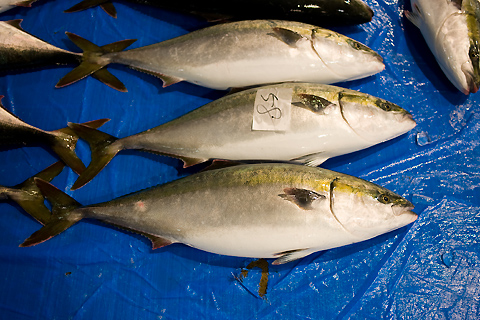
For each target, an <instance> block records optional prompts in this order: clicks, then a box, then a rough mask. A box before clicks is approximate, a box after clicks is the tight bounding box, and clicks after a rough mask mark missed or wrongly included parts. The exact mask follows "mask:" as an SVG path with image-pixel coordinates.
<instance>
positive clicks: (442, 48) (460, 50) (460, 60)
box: [405, 0, 480, 95]
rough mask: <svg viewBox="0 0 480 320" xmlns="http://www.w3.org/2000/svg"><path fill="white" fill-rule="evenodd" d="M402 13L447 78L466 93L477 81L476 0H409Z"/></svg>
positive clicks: (479, 36)
mask: <svg viewBox="0 0 480 320" xmlns="http://www.w3.org/2000/svg"><path fill="white" fill-rule="evenodd" d="M410 3H411V5H412V11H408V10H406V11H405V15H406V17H407V18H408V19H409V20H410V21H411V22H412V23H413V24H414V25H415V26H417V27H418V28H419V29H420V32H421V33H422V35H423V37H424V38H425V41H426V43H427V45H428V47H429V48H430V50H431V51H432V53H433V55H434V56H435V58H436V60H437V62H438V64H439V65H440V68H441V69H442V71H443V72H444V73H445V75H446V76H447V78H448V79H449V80H450V82H451V83H452V84H453V85H454V86H455V87H456V88H457V89H458V90H460V91H461V92H462V93H464V94H465V95H468V94H470V93H475V92H477V91H478V87H479V85H480V74H479V73H480V66H479V57H480V53H479V42H480V20H479V19H480V2H479V1H478V0H462V1H458V0H411V1H410Z"/></svg>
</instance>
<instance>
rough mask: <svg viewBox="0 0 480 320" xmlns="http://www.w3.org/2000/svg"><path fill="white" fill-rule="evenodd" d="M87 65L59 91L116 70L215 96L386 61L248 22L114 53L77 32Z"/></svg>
mask: <svg viewBox="0 0 480 320" xmlns="http://www.w3.org/2000/svg"><path fill="white" fill-rule="evenodd" d="M67 34H68V36H69V38H70V39H71V40H72V41H73V42H74V43H75V44H76V45H77V46H79V47H80V48H81V49H82V50H83V51H84V54H83V56H82V59H83V61H82V63H81V64H80V65H79V66H78V67H77V68H75V69H74V70H72V71H71V72H70V73H68V74H67V75H66V76H65V77H63V78H62V79H61V80H60V81H59V82H58V83H57V87H62V86H65V85H68V84H70V83H73V82H75V81H78V80H80V79H82V78H84V77H86V76H88V75H90V74H92V73H94V72H98V71H99V70H102V68H104V67H105V66H107V65H108V64H111V63H118V64H123V65H126V66H129V67H131V68H133V69H136V70H140V71H143V72H146V73H148V74H151V75H154V76H157V77H159V78H161V79H162V80H163V83H164V86H167V85H171V84H174V83H177V82H180V81H188V82H191V83H194V84H197V85H200V86H204V87H208V88H212V89H228V88H232V87H233V88H238V87H248V86H253V85H262V84H270V83H278V82H291V81H297V82H315V83H323V84H329V83H335V82H340V81H348V80H355V79H360V78H364V77H368V76H370V75H373V74H376V73H378V72H380V71H382V70H383V69H384V68H385V66H384V64H383V62H382V61H383V60H382V58H381V57H380V56H379V55H378V54H377V53H376V52H374V51H373V50H371V49H370V48H368V47H366V46H365V45H363V44H361V43H360V42H357V41H355V40H353V39H351V38H348V37H346V36H344V35H341V34H339V33H336V32H333V31H330V30H327V29H322V28H319V27H316V26H313V25H309V24H304V23H300V22H293V21H281V20H247V21H240V22H232V23H225V24H219V25H214V26H211V27H207V28H204V29H201V30H197V31H194V32H191V33H189V34H186V35H183V36H180V37H177V38H174V39H170V40H166V41H163V42H160V43H156V44H152V45H149V46H145V47H140V48H136V49H131V50H128V51H123V52H120V50H117V49H115V50H111V51H113V52H111V51H107V50H105V49H104V48H103V47H98V46H96V45H94V44H93V43H91V42H89V41H87V40H85V39H83V38H80V37H79V36H77V35H74V34H72V33H67Z"/></svg>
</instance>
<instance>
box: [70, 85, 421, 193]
mask: <svg viewBox="0 0 480 320" xmlns="http://www.w3.org/2000/svg"><path fill="white" fill-rule="evenodd" d="M262 121H263V122H262ZM69 126H70V128H72V129H73V130H74V131H75V133H76V134H78V135H79V136H80V137H81V138H83V139H85V140H86V141H87V142H88V143H89V144H90V149H91V150H92V160H91V163H90V165H89V166H88V167H87V169H86V170H85V171H84V172H83V173H82V174H81V175H80V176H79V178H78V180H77V181H76V182H75V184H74V185H73V187H72V189H76V188H79V187H81V186H82V185H84V184H85V183H87V182H88V181H90V180H91V179H92V178H93V177H94V176H95V175H96V174H97V173H98V172H99V171H100V170H101V169H102V168H103V167H104V166H105V165H107V163H108V162H109V161H110V160H111V159H112V158H113V157H114V156H115V155H116V154H117V153H118V152H119V151H120V150H125V149H140V150H146V151H151V152H155V153H160V154H164V155H168V156H172V157H176V158H179V159H182V160H183V161H184V164H185V166H191V165H194V164H197V163H201V162H204V161H207V160H209V159H229V160H280V161H298V162H301V163H305V164H307V165H310V166H317V165H319V164H321V163H322V162H324V161H325V160H327V159H328V158H330V157H334V156H338V155H341V154H345V153H349V152H353V151H357V150H360V149H364V148H367V147H370V146H372V145H374V144H377V143H380V142H383V141H386V140H389V139H392V138H394V137H397V136H399V135H401V134H403V133H405V132H407V131H409V130H410V129H412V128H413V127H414V126H415V121H414V120H413V119H412V116H411V115H410V113H408V112H407V111H405V110H404V109H402V108H400V107H399V106H397V105H395V104H393V103H390V102H388V101H386V100H383V99H380V98H376V97H373V96H370V95H368V94H364V93H360V92H358V91H354V90H348V89H344V88H339V87H335V86H329V85H320V84H311V83H298V84H295V83H285V84H278V85H270V86H263V87H260V88H253V89H249V90H245V91H241V92H238V93H235V94H231V95H227V96H225V97H223V98H221V99H218V100H215V101H213V102H211V103H208V104H206V105H205V106H203V107H201V108H198V109H196V110H194V111H192V112H190V113H188V114H186V115H184V116H182V117H179V118H177V119H175V120H173V121H170V122H168V123H166V124H163V125H160V126H158V127H155V128H153V129H149V130H147V131H144V132H141V133H138V134H135V135H132V136H129V137H125V138H122V139H117V138H115V137H113V136H111V135H109V134H106V133H103V132H100V131H98V130H94V129H91V128H88V127H85V126H82V125H77V124H71V123H70V124H69Z"/></svg>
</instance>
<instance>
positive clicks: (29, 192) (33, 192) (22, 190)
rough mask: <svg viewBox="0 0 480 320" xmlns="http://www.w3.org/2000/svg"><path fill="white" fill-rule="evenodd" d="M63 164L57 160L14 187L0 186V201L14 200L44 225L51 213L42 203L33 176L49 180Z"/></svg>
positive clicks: (40, 194) (59, 170) (58, 171)
mask: <svg viewBox="0 0 480 320" xmlns="http://www.w3.org/2000/svg"><path fill="white" fill-rule="evenodd" d="M64 166H65V165H64V164H63V162H61V161H58V162H56V163H54V164H52V165H51V166H49V167H48V168H46V169H44V170H42V171H41V172H39V173H37V174H36V175H34V176H33V177H31V178H28V179H27V180H25V181H24V182H22V183H21V184H18V185H16V186H14V187H4V186H0V201H2V200H12V201H15V202H16V203H17V204H18V205H20V206H21V207H22V209H23V210H25V211H26V212H27V213H29V214H30V215H31V216H32V217H33V218H35V219H36V220H37V221H38V222H40V223H41V224H43V225H44V224H45V223H47V222H48V221H50V218H51V213H50V210H48V208H47V207H46V206H45V204H44V201H45V198H44V197H43V195H42V193H41V192H40V189H39V188H38V187H37V185H36V183H35V178H40V179H42V180H45V181H51V180H52V179H53V178H55V177H56V176H57V175H58V174H59V173H60V172H62V170H63V167H64Z"/></svg>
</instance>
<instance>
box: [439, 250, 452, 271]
mask: <svg viewBox="0 0 480 320" xmlns="http://www.w3.org/2000/svg"><path fill="white" fill-rule="evenodd" d="M453 257H454V254H453V251H450V250H447V251H445V252H444V253H442V255H441V258H442V262H443V264H444V265H445V266H446V267H447V268H450V267H451V266H452V264H453Z"/></svg>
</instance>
